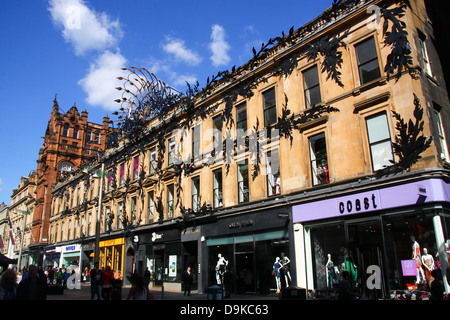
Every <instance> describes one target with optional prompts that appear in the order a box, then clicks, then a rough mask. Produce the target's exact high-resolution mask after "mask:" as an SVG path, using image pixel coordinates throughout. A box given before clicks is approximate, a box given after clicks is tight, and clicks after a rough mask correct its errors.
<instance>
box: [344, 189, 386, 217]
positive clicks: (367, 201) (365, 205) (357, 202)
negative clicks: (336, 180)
mask: <svg viewBox="0 0 450 320" xmlns="http://www.w3.org/2000/svg"><path fill="white" fill-rule="evenodd" d="M337 204H338V208H337V210H338V211H339V213H340V214H350V213H362V212H368V211H373V210H377V209H378V208H379V207H380V203H379V193H378V192H367V193H362V194H361V193H360V194H355V195H351V196H348V197H341V198H338V199H337Z"/></svg>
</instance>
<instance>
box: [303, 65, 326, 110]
mask: <svg viewBox="0 0 450 320" xmlns="http://www.w3.org/2000/svg"><path fill="white" fill-rule="evenodd" d="M303 84H304V90H305V102H306V108H311V107H314V106H315V105H316V104H318V103H320V102H321V101H322V97H321V95H320V83H319V73H318V71H317V66H314V67H312V68H309V69H308V70H305V71H303Z"/></svg>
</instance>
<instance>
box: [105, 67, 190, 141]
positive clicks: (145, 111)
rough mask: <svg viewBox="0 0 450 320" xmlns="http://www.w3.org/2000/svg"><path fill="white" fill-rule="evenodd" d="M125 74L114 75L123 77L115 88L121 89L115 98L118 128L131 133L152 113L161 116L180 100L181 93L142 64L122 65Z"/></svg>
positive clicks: (151, 115)
mask: <svg viewBox="0 0 450 320" xmlns="http://www.w3.org/2000/svg"><path fill="white" fill-rule="evenodd" d="M122 70H123V71H128V72H129V75H128V76H127V77H126V78H124V77H117V79H118V80H123V81H124V83H123V87H117V88H116V89H117V90H119V91H122V99H117V100H115V101H116V102H117V103H120V104H121V108H120V112H119V111H116V112H114V113H113V114H114V115H119V114H121V115H120V116H119V120H121V121H122V123H119V127H121V129H122V132H126V133H133V132H134V131H135V130H139V129H140V128H142V126H144V125H145V124H146V122H147V121H148V120H150V119H153V118H155V117H159V118H162V117H163V116H165V115H167V113H168V112H170V110H171V108H173V106H174V105H175V104H176V103H177V102H178V101H179V100H180V97H181V94H180V92H178V91H177V90H176V89H174V88H172V87H170V86H168V85H167V84H165V83H164V82H162V81H161V80H159V79H158V78H157V77H156V76H155V75H154V74H153V73H152V72H150V71H148V70H147V69H146V68H136V67H130V68H122Z"/></svg>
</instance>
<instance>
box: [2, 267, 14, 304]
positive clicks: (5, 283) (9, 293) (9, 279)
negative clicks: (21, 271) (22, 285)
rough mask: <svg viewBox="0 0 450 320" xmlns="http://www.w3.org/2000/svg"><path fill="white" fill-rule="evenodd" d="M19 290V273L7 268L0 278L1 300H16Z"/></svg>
mask: <svg viewBox="0 0 450 320" xmlns="http://www.w3.org/2000/svg"><path fill="white" fill-rule="evenodd" d="M16 292H17V274H16V272H15V271H14V270H12V269H7V270H6V271H5V272H3V274H2V278H1V280H0V300H15V299H16Z"/></svg>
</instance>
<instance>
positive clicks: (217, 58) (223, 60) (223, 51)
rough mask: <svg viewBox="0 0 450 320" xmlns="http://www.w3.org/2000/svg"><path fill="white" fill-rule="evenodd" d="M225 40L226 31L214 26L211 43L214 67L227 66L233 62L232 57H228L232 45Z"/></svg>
mask: <svg viewBox="0 0 450 320" xmlns="http://www.w3.org/2000/svg"><path fill="white" fill-rule="evenodd" d="M225 38H226V33H225V29H224V28H223V27H222V26H219V25H217V24H215V25H213V26H212V32H211V43H210V44H209V48H210V50H211V52H212V55H211V61H212V64H213V66H215V67H218V66H221V65H226V64H228V63H229V62H230V60H231V58H230V56H229V55H228V50H230V45H229V44H228V42H227V41H226V40H225Z"/></svg>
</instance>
